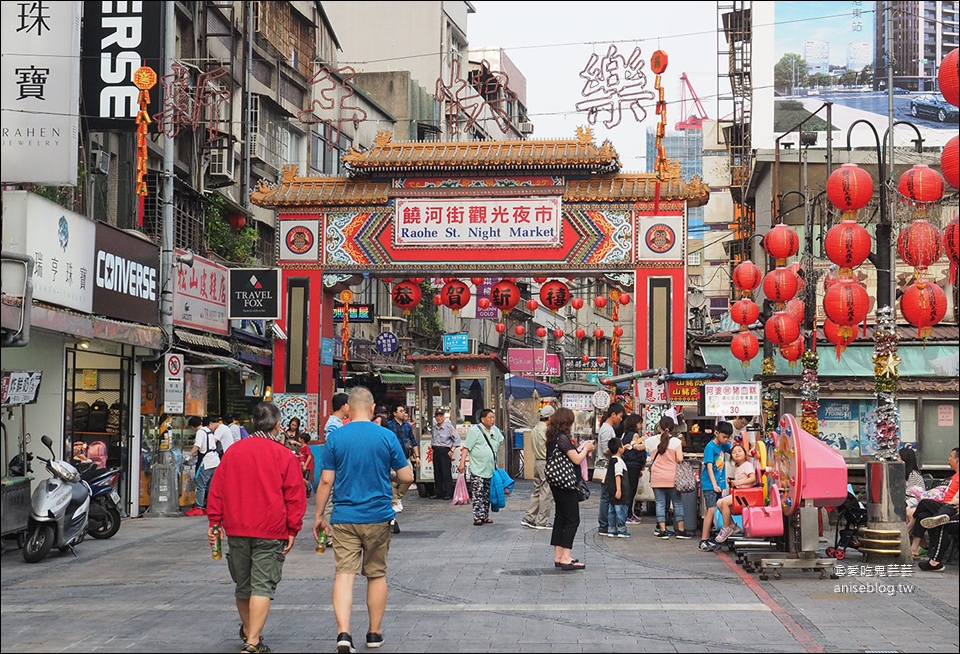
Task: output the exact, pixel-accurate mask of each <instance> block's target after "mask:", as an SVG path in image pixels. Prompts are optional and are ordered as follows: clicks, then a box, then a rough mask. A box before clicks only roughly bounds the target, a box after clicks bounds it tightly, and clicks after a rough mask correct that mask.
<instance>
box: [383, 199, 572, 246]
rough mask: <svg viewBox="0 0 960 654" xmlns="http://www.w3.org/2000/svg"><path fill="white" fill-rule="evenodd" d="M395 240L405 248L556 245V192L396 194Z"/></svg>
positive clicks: (558, 207) (557, 239)
mask: <svg viewBox="0 0 960 654" xmlns="http://www.w3.org/2000/svg"><path fill="white" fill-rule="evenodd" d="M394 226H395V227H394V243H395V244H396V245H397V246H403V247H437V246H441V247H463V246H464V245H481V246H482V245H492V246H497V247H537V246H541V247H557V246H558V245H560V230H561V227H562V224H561V219H560V196H556V197H545V198H502V199H501V198H497V199H492V200H491V199H482V200H481V199H471V198H451V199H420V198H416V199H410V198H408V199H404V198H397V209H396V217H395V220H394Z"/></svg>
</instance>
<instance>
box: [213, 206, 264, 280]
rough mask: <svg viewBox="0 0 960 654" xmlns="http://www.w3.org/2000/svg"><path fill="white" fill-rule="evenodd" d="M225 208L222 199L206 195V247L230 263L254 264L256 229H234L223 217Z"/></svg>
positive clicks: (247, 227)
mask: <svg viewBox="0 0 960 654" xmlns="http://www.w3.org/2000/svg"><path fill="white" fill-rule="evenodd" d="M225 207H226V201H225V200H224V199H223V198H222V197H220V196H219V195H214V194H209V195H207V210H206V215H205V216H204V233H205V235H206V240H207V247H208V248H210V249H211V250H213V251H214V252H216V253H217V254H218V255H219V256H221V257H223V258H224V259H226V260H227V261H230V262H231V263H238V264H241V265H250V264H253V263H255V262H256V259H255V257H254V255H253V252H254V246H255V245H256V243H257V239H258V238H259V234H258V233H257V228H256V227H252V226H246V227H241V228H240V229H234V228H233V227H231V226H230V223H229V222H228V220H227V218H226V216H224V208H225Z"/></svg>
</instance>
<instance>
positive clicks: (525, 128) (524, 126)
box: [517, 121, 533, 134]
mask: <svg viewBox="0 0 960 654" xmlns="http://www.w3.org/2000/svg"><path fill="white" fill-rule="evenodd" d="M517 129H519V130H520V133H521V134H533V123H531V122H529V121H523V122H521V123H518V124H517Z"/></svg>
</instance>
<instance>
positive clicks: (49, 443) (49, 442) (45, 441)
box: [40, 434, 53, 452]
mask: <svg viewBox="0 0 960 654" xmlns="http://www.w3.org/2000/svg"><path fill="white" fill-rule="evenodd" d="M40 442H41V443H43V444H44V445H46V446H47V448H48V449H49V450H50V451H51V452H53V439H52V438H50V437H49V436H47V435H46V434H44V435H43V436H41V437H40Z"/></svg>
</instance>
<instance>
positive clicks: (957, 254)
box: [943, 216, 960, 284]
mask: <svg viewBox="0 0 960 654" xmlns="http://www.w3.org/2000/svg"><path fill="white" fill-rule="evenodd" d="M943 250H944V252H946V253H947V259H949V260H950V276H949V282H950V283H951V284H956V283H957V267H958V266H960V218H958V217H957V216H954V217H953V220H951V221H950V222H949V223H947V227H946V229H944V230H943Z"/></svg>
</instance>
